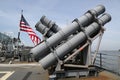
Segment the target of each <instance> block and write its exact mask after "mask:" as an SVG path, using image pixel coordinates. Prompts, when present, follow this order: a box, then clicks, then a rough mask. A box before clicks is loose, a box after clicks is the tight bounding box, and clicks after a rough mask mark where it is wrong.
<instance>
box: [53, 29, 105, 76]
mask: <svg viewBox="0 0 120 80" xmlns="http://www.w3.org/2000/svg"><path fill="white" fill-rule="evenodd" d="M104 30H105V29H104V28H101V30H100V31H99V33H98V34H97V35H96V36H95V37H93V38H90V37H88V40H87V42H86V43H85V44H84V45H83V46H81V47H80V48H79V49H77V50H76V51H75V52H74V53H72V54H71V55H70V56H68V57H67V58H66V59H65V60H64V61H62V60H60V59H59V57H58V56H57V54H56V52H55V50H53V49H52V51H53V52H54V55H55V56H56V57H57V60H58V63H57V66H56V68H55V74H56V77H57V75H59V74H60V75H62V74H64V76H65V77H70V75H71V74H72V75H74V76H76V77H78V76H90V73H91V72H94V76H97V74H98V72H97V70H96V68H95V67H94V66H93V67H91V65H94V61H95V59H96V55H97V53H98V50H99V47H100V43H101V39H102V36H103V33H104ZM97 37H99V41H98V45H97V48H96V52H95V54H94V57H93V58H91V45H92V41H93V40H95V39H96V38H97ZM87 46H88V51H87V54H88V56H87V64H86V65H74V64H65V63H66V62H67V61H68V60H70V59H71V58H73V57H74V56H75V55H77V54H79V52H81V51H82V50H83V49H84V48H85V47H87ZM63 64H64V67H71V68H73V69H74V68H81V69H84V70H79V71H78V70H72V71H71V70H67V71H64V70H63V69H62V68H61V66H62V65H63ZM61 72H62V73H61ZM81 73H85V74H86V75H81ZM62 77H63V76H62Z"/></svg>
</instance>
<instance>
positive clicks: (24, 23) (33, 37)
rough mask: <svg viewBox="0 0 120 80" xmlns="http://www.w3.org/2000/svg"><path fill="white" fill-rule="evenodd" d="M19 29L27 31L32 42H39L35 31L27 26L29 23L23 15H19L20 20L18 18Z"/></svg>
mask: <svg viewBox="0 0 120 80" xmlns="http://www.w3.org/2000/svg"><path fill="white" fill-rule="evenodd" d="M20 30H21V31H24V32H27V33H28V35H29V37H30V39H31V40H32V42H33V43H34V44H35V45H37V44H38V43H40V41H41V39H40V38H39V37H38V36H37V35H36V33H35V32H34V31H33V29H32V28H31V27H30V26H29V24H28V23H27V21H26V20H25V18H24V17H23V15H22V16H21V20H20Z"/></svg>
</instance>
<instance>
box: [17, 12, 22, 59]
mask: <svg viewBox="0 0 120 80" xmlns="http://www.w3.org/2000/svg"><path fill="white" fill-rule="evenodd" d="M22 15H23V10H21V17H22ZM20 22H21V18H20ZM20 22H19V31H18V38H17V52H16V54H18V53H19V49H18V46H19V42H20ZM18 57H19V56H18ZM19 59H20V57H19Z"/></svg>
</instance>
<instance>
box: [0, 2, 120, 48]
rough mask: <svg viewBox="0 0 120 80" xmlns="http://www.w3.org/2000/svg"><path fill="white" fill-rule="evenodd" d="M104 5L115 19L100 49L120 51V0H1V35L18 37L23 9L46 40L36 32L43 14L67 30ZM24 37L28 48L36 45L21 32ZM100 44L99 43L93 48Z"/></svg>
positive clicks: (29, 21) (108, 24) (31, 24)
mask: <svg viewBox="0 0 120 80" xmlns="http://www.w3.org/2000/svg"><path fill="white" fill-rule="evenodd" d="M100 4H102V5H104V6H105V8H106V13H109V14H110V15H111V17H112V20H111V21H110V22H109V23H107V24H106V25H105V26H104V27H105V28H106V31H105V33H104V35H103V38H102V42H101V46H100V50H118V49H120V0H0V32H2V33H4V32H7V33H9V34H10V35H11V36H12V37H17V34H18V31H19V22H20V17H21V10H23V15H24V17H25V18H26V20H27V22H28V23H29V24H30V26H31V27H32V28H33V29H34V31H35V32H36V34H37V35H38V36H39V37H40V38H42V36H41V34H40V33H39V32H38V31H36V29H35V24H36V23H37V22H38V21H39V20H40V18H41V17H42V16H43V15H45V16H47V17H48V18H49V19H51V20H52V21H55V22H56V24H58V25H59V26H60V27H61V28H63V27H66V25H67V24H69V23H70V22H71V21H72V20H74V19H75V18H79V17H80V16H82V15H83V14H84V13H85V12H87V11H88V10H89V9H92V8H94V7H95V6H97V5H100ZM20 38H21V41H22V42H23V43H24V44H25V45H27V46H30V45H32V46H33V43H32V41H31V39H30V38H29V36H28V35H27V33H25V32H21V35H20ZM96 44H97V41H95V42H94V44H93V46H96Z"/></svg>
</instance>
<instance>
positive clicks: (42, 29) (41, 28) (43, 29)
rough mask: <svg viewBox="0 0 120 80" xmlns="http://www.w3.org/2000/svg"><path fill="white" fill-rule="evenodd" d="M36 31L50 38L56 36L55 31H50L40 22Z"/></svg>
mask: <svg viewBox="0 0 120 80" xmlns="http://www.w3.org/2000/svg"><path fill="white" fill-rule="evenodd" d="M35 27H36V30H37V31H39V32H40V33H41V34H43V35H44V36H45V37H47V38H49V37H50V36H52V35H53V34H54V32H53V31H51V30H49V28H47V27H46V26H45V25H43V24H42V23H41V21H39V22H38V23H37V24H36V25H35Z"/></svg>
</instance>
